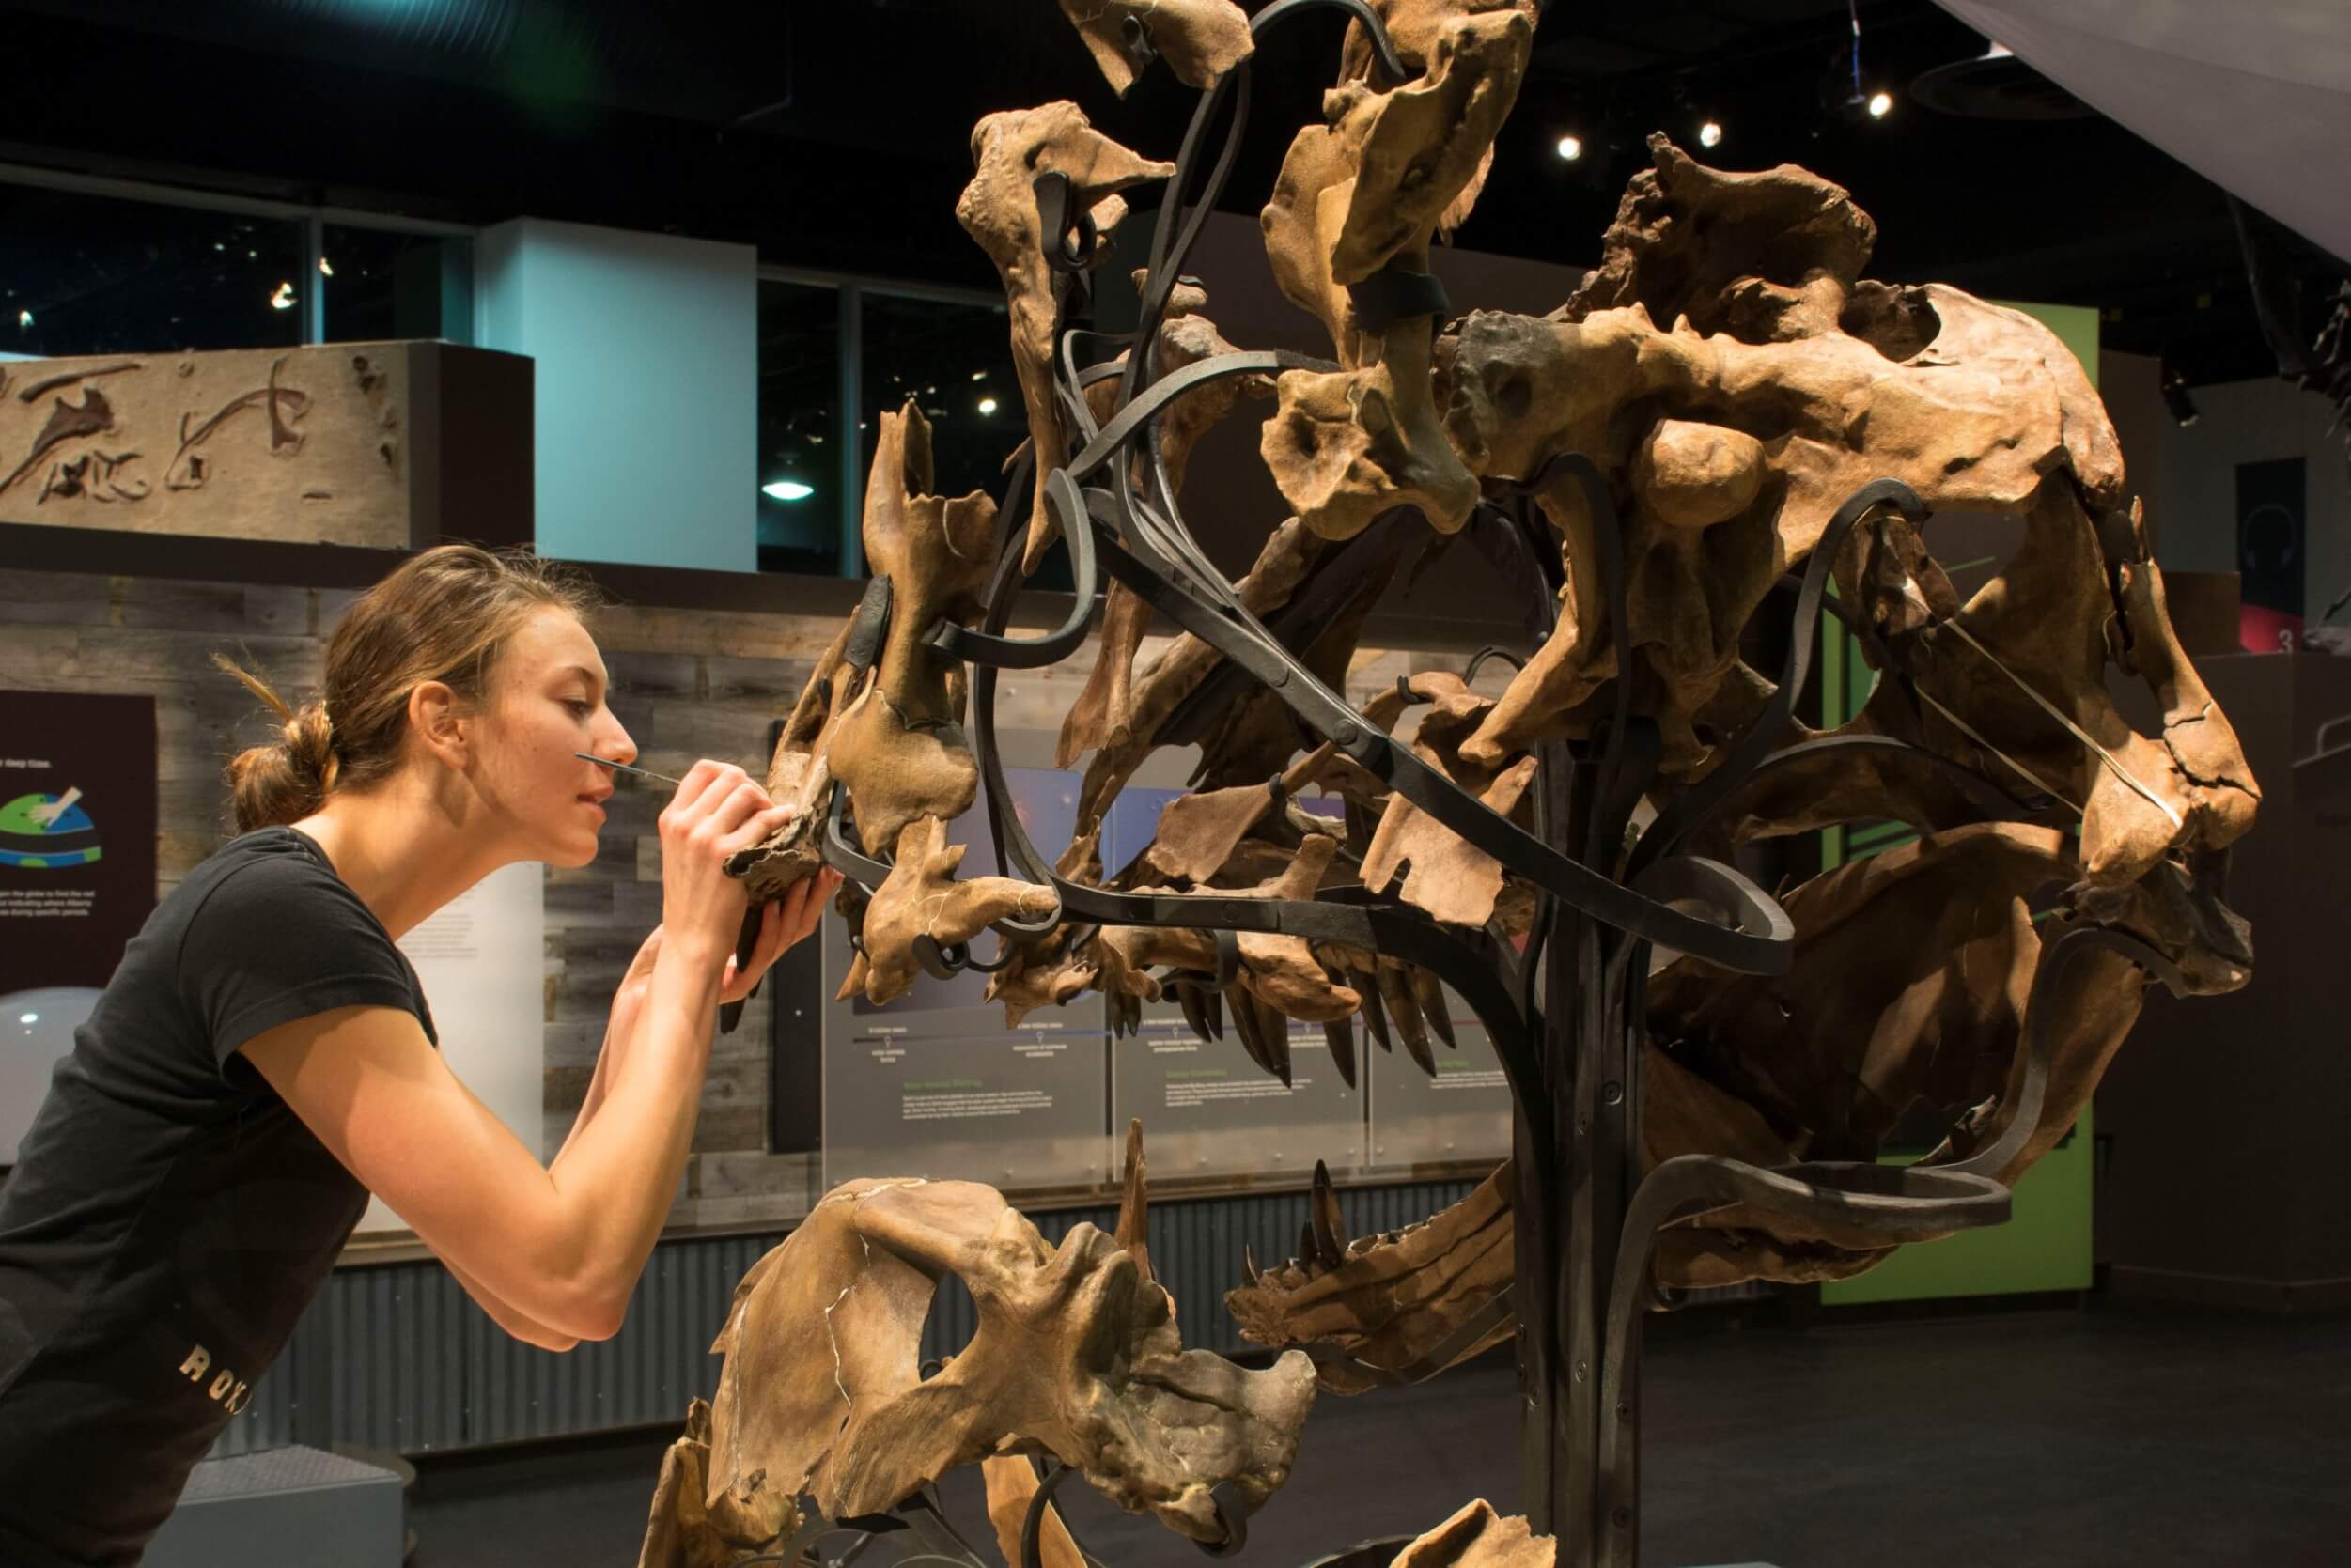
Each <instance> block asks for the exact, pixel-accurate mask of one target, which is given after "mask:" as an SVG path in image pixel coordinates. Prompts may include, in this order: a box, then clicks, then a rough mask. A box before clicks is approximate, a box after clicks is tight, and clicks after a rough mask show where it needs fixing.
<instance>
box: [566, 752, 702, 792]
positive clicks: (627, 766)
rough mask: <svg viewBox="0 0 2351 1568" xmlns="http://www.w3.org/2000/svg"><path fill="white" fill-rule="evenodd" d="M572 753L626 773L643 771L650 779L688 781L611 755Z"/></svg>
mask: <svg viewBox="0 0 2351 1568" xmlns="http://www.w3.org/2000/svg"><path fill="white" fill-rule="evenodd" d="M571 754H572V755H573V756H575V757H581V758H584V760H586V761H588V762H594V763H600V764H602V765H603V766H604V767H606V768H619V769H620V770H621V771H622V772H624V773H642V774H644V775H645V776H646V778H648V779H659V780H661V781H662V783H663V784H683V783H685V782H686V781H685V780H683V779H673V778H671V777H670V776H669V775H668V774H666V773H656V772H654V771H653V769H651V768H639V767H637V766H636V765H635V764H634V763H629V762H615V761H614V760H613V759H612V758H610V757H599V756H598V755H596V754H595V753H591V752H574V753H571Z"/></svg>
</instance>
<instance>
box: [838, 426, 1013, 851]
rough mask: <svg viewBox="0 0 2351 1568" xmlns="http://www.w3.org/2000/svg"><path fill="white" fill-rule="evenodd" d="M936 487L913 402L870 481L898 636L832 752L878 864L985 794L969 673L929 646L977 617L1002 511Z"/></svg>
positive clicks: (926, 429) (872, 553) (877, 558)
mask: <svg viewBox="0 0 2351 1568" xmlns="http://www.w3.org/2000/svg"><path fill="white" fill-rule="evenodd" d="M930 483H931V463H930V425H929V422H928V421H927V420H926V419H925V418H924V417H923V411H922V410H921V409H919V408H917V407H915V406H914V405H913V404H912V403H911V402H910V403H909V404H907V406H906V408H905V409H904V410H903V411H900V412H898V413H895V414H891V413H885V414H883V415H882V416H881V433H880V440H879V441H878V442H877V443H876V445H875V449H874V461H873V470H872V473H871V474H870V475H869V477H868V478H867V480H866V482H865V526H864V538H865V553H866V558H867V560H868V561H869V562H870V563H871V565H872V569H873V572H874V575H875V576H877V577H887V578H889V579H890V587H891V599H890V626H889V631H888V634H887V635H886V636H885V637H884V639H883V641H882V644H881V649H880V658H879V660H878V661H877V662H876V664H875V666H874V678H873V679H871V680H869V681H867V682H865V683H864V685H862V686H861V687H860V688H859V689H858V691H857V692H856V694H855V695H854V696H853V697H851V698H849V701H848V703H847V706H845V708H844V710H843V712H842V714H841V716H840V719H839V721H838V722H837V723H836V724H835V726H834V728H833V733H832V737H831V741H830V743H829V745H828V747H827V750H826V758H827V761H828V763H829V765H830V767H831V769H832V772H833V777H834V778H836V779H838V780H840V781H841V784H842V787H844V788H845V789H847V790H848V791H849V804H850V805H851V806H853V807H854V808H855V809H856V813H857V834H858V837H859V838H860V839H861V840H862V841H863V843H864V848H865V852H866V853H867V854H869V855H871V854H879V853H880V852H882V851H884V850H886V849H888V848H889V847H890V846H893V845H895V843H896V842H897V840H898V836H899V835H900V834H901V833H903V832H904V831H906V828H907V826H908V824H910V823H911V822H913V821H915V820H917V819H918V818H920V817H924V816H936V817H939V818H941V819H942V820H952V819H954V818H955V817H957V816H959V815H962V814H963V812H964V811H965V809H966V808H968V807H969V806H970V805H971V803H972V800H973V795H974V794H976V793H977V791H978V788H979V770H978V768H977V767H976V766H975V765H974V764H973V761H972V754H971V753H970V751H969V750H968V749H967V748H966V747H965V745H964V740H963V676H962V671H961V670H960V668H959V667H957V666H954V665H951V664H949V663H947V662H945V661H942V660H936V659H933V658H932V657H930V655H929V653H928V652H927V650H926V648H925V647H924V645H923V637H924V635H925V633H926V632H927V631H928V630H929V629H930V628H931V626H932V625H933V624H934V623H935V622H936V621H938V620H939V619H941V618H942V617H943V618H948V619H953V620H955V621H958V622H960V623H963V624H966V625H968V624H970V623H971V622H972V621H974V620H976V619H978V617H979V602H978V599H977V598H976V596H977V594H978V592H979V589H980V588H981V586H982V585H983V584H984V583H985V582H987V580H988V577H989V573H990V572H991V571H992V570H993V568H994V565H995V563H994V560H993V558H992V556H991V554H990V546H991V545H992V544H993V542H994V539H995V530H996V505H995V503H994V502H992V501H990V500H989V498H988V496H987V494H986V493H985V492H983V491H979V490H974V491H973V492H972V493H971V494H970V495H967V496H964V497H962V498H961V499H959V500H955V501H949V500H946V499H945V498H943V497H941V496H935V495H931V494H929V493H928V492H929V489H930Z"/></svg>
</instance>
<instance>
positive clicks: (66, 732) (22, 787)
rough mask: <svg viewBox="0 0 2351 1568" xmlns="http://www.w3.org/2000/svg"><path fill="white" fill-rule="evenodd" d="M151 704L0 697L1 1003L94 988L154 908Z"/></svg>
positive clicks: (16, 694)
mask: <svg viewBox="0 0 2351 1568" xmlns="http://www.w3.org/2000/svg"><path fill="white" fill-rule="evenodd" d="M157 779H158V775H157V768H156V752H155V699H154V698H152V697H144V696H141V697H131V696H113V695H104V696H99V695H90V694H86V693H83V692H68V691H0V997H6V996H9V995H12V994H13V993H15V992H18V991H22V990H25V989H28V988H31V987H35V986H81V987H101V986H104V985H105V984H106V982H107V980H108V979H109V978H110V977H111V976H112V975H113V974H114V972H115V966H116V965H117V964H118V963H120V962H121V960H122V950H123V948H124V947H125V946H126V945H127V944H128V943H129V942H130V940H131V939H132V937H135V936H137V935H138V933H139V927H140V926H142V925H144V924H147V917H148V915H149V914H151V913H153V912H154V908H155V834H156V815H157V813H156V792H157Z"/></svg>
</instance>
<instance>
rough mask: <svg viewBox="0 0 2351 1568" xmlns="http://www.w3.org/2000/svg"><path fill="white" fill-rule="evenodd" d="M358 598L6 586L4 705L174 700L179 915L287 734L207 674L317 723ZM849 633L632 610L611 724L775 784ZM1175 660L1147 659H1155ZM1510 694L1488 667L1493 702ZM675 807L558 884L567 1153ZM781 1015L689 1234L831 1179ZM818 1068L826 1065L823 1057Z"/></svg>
mask: <svg viewBox="0 0 2351 1568" xmlns="http://www.w3.org/2000/svg"><path fill="white" fill-rule="evenodd" d="M353 597H355V596H354V595H353V594H351V593H350V592H348V591H344V590H337V589H321V588H301V587H271V586H258V585H248V584H241V583H231V582H217V583H206V582H177V581H168V580H161V579H152V578H140V577H129V576H97V575H70V574H63V573H51V572H27V571H12V570H7V569H0V689H8V690H16V691H91V692H115V693H129V694H134V695H139V694H143V695H151V696H153V697H154V698H155V699H156V713H157V733H158V740H159V746H160V750H161V755H160V758H159V770H160V774H161V788H160V794H159V802H160V819H159V821H158V823H157V832H158V846H157V849H158V868H159V879H160V881H161V884H162V886H161V888H160V890H159V896H160V894H161V893H168V892H170V890H171V889H173V888H174V887H176V886H178V885H179V882H180V880H181V879H182V878H184V877H186V876H187V874H188V872H189V871H190V870H191V869H192V868H194V867H195V865H196V864H197V863H198V862H200V861H202V860H203V859H204V858H205V857H206V856H207V855H209V854H210V853H211V852H212V850H213V849H214V848H216V847H218V846H219V845H220V844H221V843H223V842H224V841H225V840H226V837H227V836H228V835H229V833H230V832H231V831H233V829H232V825H231V823H230V821H229V819H228V815H227V796H226V788H225V786H224V785H223V784H222V781H221V767H222V764H223V763H224V762H225V761H226V758H227V757H228V756H229V755H231V754H233V753H234V752H235V751H236V750H237V749H238V748H240V747H242V746H245V745H250V744H253V743H254V742H256V741H257V740H260V739H263V738H266V737H267V736H268V734H269V731H270V724H269V722H267V718H266V715H264V714H263V712H262V711H261V710H260V709H259V708H258V706H257V705H256V704H255V703H254V702H253V700H252V699H251V698H250V697H249V696H248V695H247V694H246V692H245V691H244V689H243V688H242V687H241V686H239V685H238V684H237V683H236V682H235V681H233V680H231V679H229V678H228V677H227V676H226V675H222V674H220V673H219V672H218V671H216V670H215V669H214V668H213V667H212V665H211V663H210V655H211V654H212V653H213V652H214V651H215V650H218V651H222V652H226V653H228V654H230V655H231V656H232V657H236V656H239V655H240V654H242V655H244V656H247V657H248V658H249V660H250V662H249V664H248V667H249V668H253V669H255V670H256V671H257V673H258V674H260V675H263V676H264V677H265V678H267V679H269V680H271V681H272V682H273V683H275V684H276V686H277V689H278V691H280V692H281V694H283V695H284V696H285V697H286V698H287V700H288V702H293V703H299V702H301V701H302V700H304V698H305V697H307V696H309V695H310V694H312V693H313V692H314V691H315V690H316V687H317V684H318V681H319V676H320V673H321V667H322V660H323V657H324V650H325V645H326V638H327V636H328V635H329V634H330V633H332V631H333V630H334V628H335V621H336V620H337V618H338V617H339V616H340V615H341V613H342V612H343V611H344V609H345V608H346V607H347V606H348V605H349V604H350V600H351V598H353ZM834 629H835V623H833V621H831V620H819V619H816V618H813V617H805V616H786V615H766V614H756V613H741V612H724V611H708V610H679V609H655V608H645V607H626V606H624V607H617V608H614V609H611V610H608V611H607V612H605V613H603V615H602V616H601V617H600V618H599V622H598V625H597V627H596V633H597V639H598V643H599V646H600V647H601V648H602V649H603V652H604V655H605V660H606V662H607V664H608V665H609V666H610V668H611V670H612V674H613V681H614V684H613V694H612V706H613V709H614V711H615V713H616V714H618V715H619V717H620V720H621V722H623V723H624V724H626V725H627V726H628V728H629V731H630V734H631V736H632V737H634V738H635V740H636V742H637V745H638V747H639V748H640V750H641V753H642V760H643V763H644V765H645V766H646V767H647V768H654V769H656V770H658V771H660V772H663V773H669V774H673V775H676V774H682V773H683V772H684V771H685V770H686V768H688V767H689V766H691V765H692V763H693V760H694V759H695V758H697V757H702V756H711V757H717V758H720V759H723V760H727V761H733V762H738V763H740V764H741V765H742V766H744V767H745V768H750V769H752V770H753V771H754V772H755V773H758V772H760V771H762V770H763V768H764V764H765V759H764V757H763V756H762V755H761V754H760V751H761V747H762V744H763V742H764V738H765V736H766V732H767V725H768V722H769V720H770V719H771V718H772V717H774V716H776V715H777V714H778V713H780V712H781V711H783V710H784V709H786V708H787V707H788V706H790V704H791V703H792V701H793V699H794V698H796V697H797V696H798V694H799V692H800V689H801V687H802V683H803V682H804V681H805V680H806V679H807V676H808V672H809V670H810V668H811V665H812V663H813V661H814V660H815V658H816V656H817V654H819V653H820V652H821V651H822V650H823V648H824V646H825V644H827V643H828V642H829V641H830V640H831V638H832V636H833V631H834ZM1156 645H1157V644H1156V642H1154V643H1152V644H1146V645H1145V654H1146V657H1147V656H1148V654H1149V653H1150V652H1151V651H1153V649H1154V648H1155V647H1156ZM1459 663H1460V656H1459V655H1458V654H1453V653H1443V652H1428V651H1415V650H1409V649H1368V648H1367V649H1364V650H1362V651H1361V652H1360V653H1359V654H1358V655H1357V657H1356V660H1355V662H1354V665H1353V666H1352V668H1351V669H1350V670H1349V672H1348V678H1347V688H1348V695H1349V696H1350V697H1351V698H1353V699H1354V700H1356V701H1357V702H1359V703H1360V702H1361V701H1362V700H1363V699H1364V698H1366V697H1368V696H1369V695H1370V694H1371V693H1372V692H1374V691H1378V690H1380V689H1381V688H1383V687H1389V686H1393V684H1394V682H1395V679H1396V677H1397V676H1398V675H1404V674H1409V673H1410V672H1412V671H1415V670H1419V669H1424V668H1431V667H1447V668H1458V667H1459ZM1092 665H1093V655H1092V650H1091V648H1090V647H1089V648H1088V649H1085V650H1082V651H1081V652H1080V653H1079V654H1078V655H1077V656H1075V657H1073V658H1072V659H1070V660H1067V661H1066V662H1065V663H1063V664H1061V665H1059V666H1056V667H1054V668H1052V669H1050V670H1043V671H1022V672H1012V673H1010V674H1008V675H1006V676H1005V678H1004V681H1003V683H1002V685H1001V686H1000V688H999V703H998V712H999V718H1000V728H1001V729H1003V730H1004V731H1007V732H1009V731H1016V730H1020V731H1032V732H1039V733H1042V734H1047V735H1050V734H1051V733H1052V732H1054V731H1056V730H1058V728H1059V726H1060V722H1061V716H1062V715H1063V713H1065V712H1066V711H1067V708H1068V706H1069V704H1070V701H1071V700H1072V699H1073V698H1074V697H1075V696H1076V694H1077V691H1078V690H1079V688H1080V687H1081V686H1082V684H1083V683H1084V679H1085V675H1086V672H1087V671H1088V670H1089V669H1091V668H1092ZM1506 674H1507V672H1506V671H1504V670H1503V669H1502V666H1500V664H1499V663H1496V664H1493V665H1489V666H1488V668H1487V671H1486V672H1485V673H1484V676H1483V678H1482V679H1481V680H1480V683H1479V684H1480V686H1481V687H1485V686H1487V685H1490V684H1493V683H1494V682H1495V681H1496V680H1497V678H1498V677H1499V676H1501V675H1506ZM1014 760H1016V761H1019V760H1023V759H1020V758H1015V759H1014ZM666 799H667V793H666V787H665V786H654V787H651V788H646V787H631V785H630V784H628V782H627V781H626V780H625V779H624V780H623V783H622V788H621V789H620V791H619V793H617V794H616V795H615V797H614V799H613V801H612V806H611V811H610V816H609V820H608V822H607V824H606V829H605V833H604V843H603V849H602V852H601V853H600V854H599V856H598V857H597V859H596V861H595V862H593V863H592V864H589V865H587V866H584V867H582V868H580V869H578V870H556V869H553V868H550V870H549V871H548V874H547V949H546V976H545V978H546V990H547V1016H546V1026H545V1027H546V1032H545V1038H544V1041H543V1054H544V1062H545V1069H546V1108H547V1112H548V1121H547V1127H548V1139H549V1148H548V1151H547V1152H548V1153H551V1154H552V1153H553V1148H554V1146H555V1145H557V1144H559V1143H560V1142H561V1141H562V1138H563V1136H564V1133H565V1132H566V1130H567V1129H568V1127H569V1126H570V1122H571V1118H572V1116H573V1115H574V1114H575V1113H576V1112H577V1110H578V1109H579V1106H580V1102H581V1099H582V1097H583V1096H584V1094H585V1092H586V1088H587V1083H588V1078H589V1075H590V1073H591V1072H592V1071H593V1069H594V1067H595V1063H596V1052H597V1050H598V1048H599V1044H600V1042H601V1040H602V1037H603V1029H604V1018H605V1013H606V1009H607V1008H608V1007H609V1005H610V1002H611V998H612V992H613V988H614V986H615V985H617V984H618V982H619V978H620V975H621V972H622V970H624V969H625V968H626V967H627V965H628V963H629V960H630V958H631V955H633V954H634V953H635V951H636V947H637V944H638V943H639V942H640V941H642V940H643V939H644V937H645V935H646V932H647V931H649V930H650V929H651V928H652V927H653V925H654V924H656V923H657V922H658V921H659V920H660V918H661V883H660V876H661V871H660V853H659V841H658V839H657V837H656V836H655V827H654V819H655V817H656V816H657V815H658V814H659V812H660V810H661V806H662V802H663V801H664V800H666ZM767 1006H768V1000H767V996H766V994H765V992H764V991H763V993H762V995H761V996H760V997H759V998H758V999H756V1000H755V1001H753V1002H752V1003H751V1004H750V1006H749V1007H748V1008H747V1009H746V1010H745V1013H744V1017H743V1021H742V1025H741V1027H740V1029H739V1030H738V1031H737V1032H735V1033H734V1034H732V1035H728V1036H722V1037H721V1038H720V1040H719V1041H718V1044H717V1047H716V1049H715V1051H714V1053H713V1055H712V1058H711V1063H710V1072H709V1080H708V1088H707V1089H706V1091H705V1094H704V1099H703V1107H702V1115H701V1120H700V1123H699V1124H698V1126H697V1128H696V1132H695V1137H694V1143H693V1157H692V1158H691V1159H690V1160H689V1162H688V1166H687V1171H686V1176H685V1180H684V1182H683V1183H682V1184H681V1187H680V1190H679V1193H678V1197H677V1205H676V1207H675V1209H674V1210H673V1212H672V1214H671V1222H672V1224H673V1225H674V1226H677V1227H679V1228H683V1229H697V1230H698V1229H705V1228H716V1227H727V1228H733V1227H748V1226H779V1225H786V1224H789V1223H790V1222H792V1221H794V1220H796V1219H799V1218H801V1216H802V1215H803V1214H804V1213H806V1211H807V1207H808V1205H809V1203H812V1202H813V1201H814V1200H815V1198H816V1197H817V1196H819V1194H817V1193H816V1192H813V1191H812V1190H810V1188H811V1187H812V1184H813V1183H815V1182H816V1181H817V1179H818V1178H817V1172H816V1162H815V1160H814V1159H813V1157H809V1156H804V1155H791V1156H771V1155H770V1154H768V1153H767V1152H766V1150H765V1143H766V1127H767V1119H768V1116H767V1113H768V1103H767V1095H768V1067H767V1055H766V1049H767V1047H766V1042H767V1038H768V1016H767V1012H766V1008H767ZM809 1048H810V1049H811V1050H814V1049H815V1048H817V1046H816V1042H815V1040H814V1039H813V1038H812V1039H811V1040H810V1042H809Z"/></svg>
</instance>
